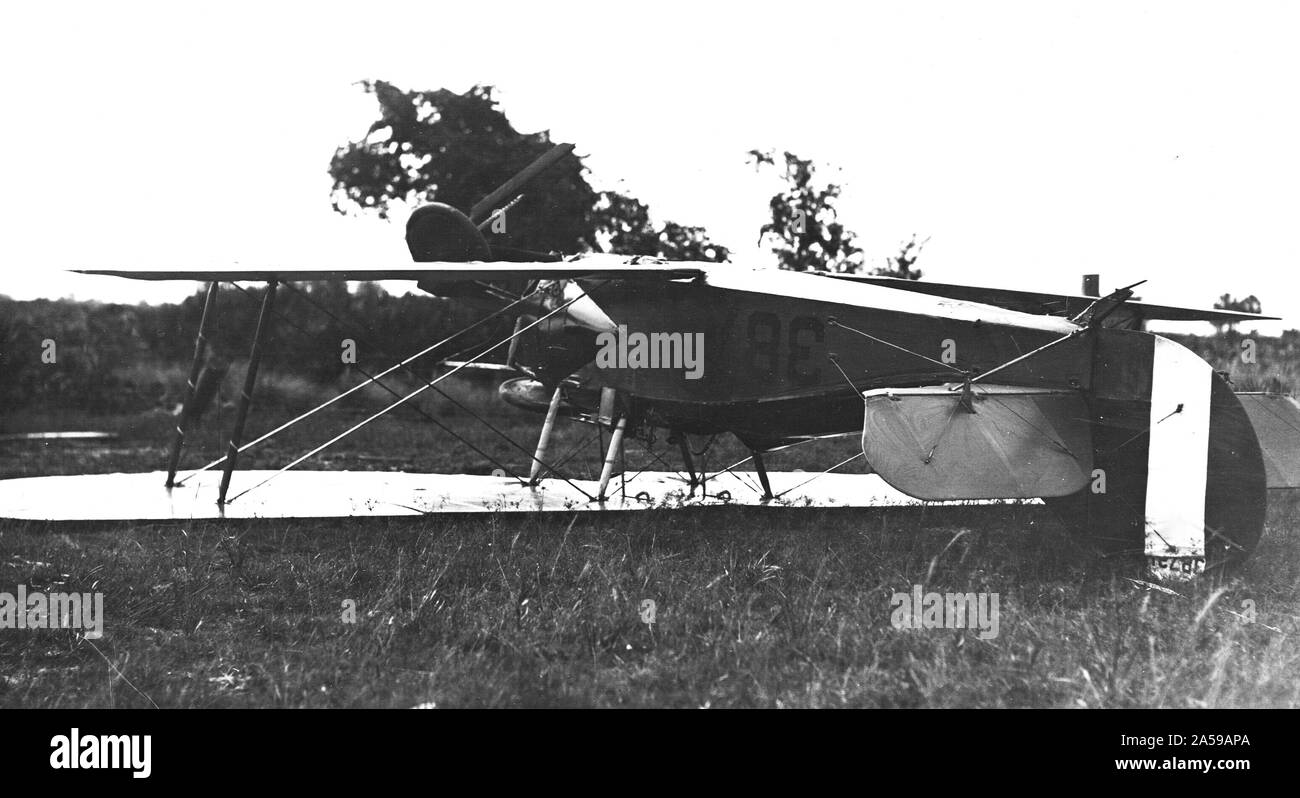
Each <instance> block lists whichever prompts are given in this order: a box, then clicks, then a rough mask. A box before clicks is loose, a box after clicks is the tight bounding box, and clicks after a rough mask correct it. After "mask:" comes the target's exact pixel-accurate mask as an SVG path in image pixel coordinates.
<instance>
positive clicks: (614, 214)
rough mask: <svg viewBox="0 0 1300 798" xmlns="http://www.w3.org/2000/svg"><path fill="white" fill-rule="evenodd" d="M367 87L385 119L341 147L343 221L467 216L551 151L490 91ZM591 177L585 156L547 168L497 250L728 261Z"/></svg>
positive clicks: (336, 169)
mask: <svg viewBox="0 0 1300 798" xmlns="http://www.w3.org/2000/svg"><path fill="white" fill-rule="evenodd" d="M362 85H363V86H364V88H365V90H366V91H367V92H369V93H371V94H373V95H374V96H375V98H376V99H377V100H378V101H379V114H380V115H379V119H378V120H376V121H375V123H374V124H372V125H371V126H370V129H369V131H367V133H366V135H365V136H364V137H363V138H362V139H361V140H359V141H353V142H349V143H348V144H346V145H345V146H343V147H340V148H339V149H338V150H337V151H336V152H335V153H334V158H333V160H332V161H331V162H330V167H329V172H330V176H331V177H333V179H334V187H333V192H332V194H333V204H334V209H335V210H336V211H338V212H339V213H343V214H349V213H366V212H372V213H377V214H378V215H379V216H380V217H381V218H387V216H388V213H389V211H390V209H391V208H392V205H393V203H398V202H400V203H407V204H416V203H420V202H427V201H433V200H436V201H438V202H443V203H446V204H448V205H452V206H454V207H456V208H460V209H461V210H463V211H468V209H469V208H470V207H472V206H473V204H474V203H475V202H478V201H479V200H480V199H482V198H483V197H485V196H487V194H488V193H489V192H491V191H492V190H493V189H495V188H496V187H497V186H499V185H501V184H502V183H504V182H505V181H506V180H507V179H509V178H510V177H512V176H513V175H514V174H516V173H517V172H519V171H520V170H521V169H523V168H524V167H525V166H527V165H528V164H529V163H531V162H532V161H534V160H535V159H536V158H537V157H538V156H540V155H542V154H543V153H545V152H546V151H547V150H549V149H550V148H551V146H552V142H551V139H550V135H549V133H548V132H547V131H541V132H538V133H521V132H519V131H517V130H516V129H515V128H514V126H513V125H511V124H510V120H509V119H508V118H507V117H506V115H505V114H504V113H503V112H502V111H501V110H500V108H498V106H497V103H496V101H495V100H494V99H493V96H492V91H493V90H492V88H491V87H490V86H474V87H473V88H471V89H469V90H468V91H466V92H465V93H463V94H456V93H455V92H452V91H449V90H447V89H438V90H435V91H404V90H402V89H399V88H397V87H396V86H394V85H393V84H391V83H387V82H385V81H381V80H376V81H366V82H364V83H363V84H362ZM585 173H586V167H584V166H583V165H582V161H581V159H580V158H579V157H577V156H574V157H571V158H564V159H563V160H561V161H560V162H559V163H557V164H555V165H553V166H552V167H551V168H549V169H547V170H546V171H545V172H543V173H542V174H541V175H539V176H538V177H536V178H535V179H534V180H533V181H532V182H531V183H530V184H529V185H528V186H527V187H525V189H524V192H523V193H524V199H523V200H522V201H521V202H520V203H519V204H518V205H516V206H514V207H513V208H511V210H510V211H509V212H508V213H507V214H506V218H505V232H504V233H495V232H488V233H487V235H488V237H489V241H490V242H491V243H493V244H497V245H505V246H508V247H513V248H516V249H523V250H532V251H542V252H562V253H575V252H589V251H596V252H600V251H604V249H603V247H602V240H603V241H605V243H606V244H607V245H608V246H609V248H610V249H611V250H612V251H613V252H615V253H619V254H639V255H658V256H662V257H690V258H698V259H701V260H715V261H721V260H724V259H725V258H726V254H727V250H726V248H725V247H721V246H718V245H716V244H713V243H711V242H710V241H709V240H708V236H707V234H706V233H705V232H704V230H703V229H702V228H698V227H683V226H681V225H676V224H674V223H672V222H668V223H666V224H664V225H663V226H662V227H660V228H655V226H654V225H653V224H652V223H651V221H650V218H649V210H648V209H647V208H646V206H645V205H644V204H643V203H641V202H639V201H638V200H636V199H635V198H632V197H625V196H623V195H620V194H617V193H614V192H603V193H599V192H597V191H596V190H595V189H593V188H592V187H591V186H590V185H589V184H588V182H587V179H586V176H585ZM710 253H712V257H710Z"/></svg>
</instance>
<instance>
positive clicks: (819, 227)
mask: <svg viewBox="0 0 1300 798" xmlns="http://www.w3.org/2000/svg"><path fill="white" fill-rule="evenodd" d="M748 155H749V160H750V162H752V163H753V164H754V168H755V169H756V170H761V169H762V168H763V167H765V166H767V167H772V168H774V169H776V168H779V167H778V166H777V163H776V158H775V156H774V154H773V153H772V152H770V151H769V152H761V151H759V150H750V151H749V153H748ZM815 174H816V169H815V167H814V166H813V162H812V161H810V160H804V159H802V158H800V157H799V156H797V155H795V154H794V153H791V152H787V153H785V163H784V173H783V174H782V175H781V178H782V180H783V181H784V183H785V188H784V189H783V190H782V191H781V192H780V193H778V194H775V195H774V196H773V197H772V199H771V200H770V201H769V202H768V207H769V208H770V209H771V212H772V220H771V221H770V222H768V223H767V224H765V225H763V227H762V228H761V229H760V230H759V234H758V240H759V243H760V244H761V243H763V242H764V241H767V242H769V243H770V244H771V249H772V252H773V253H775V254H776V256H777V258H778V259H779V261H780V265H781V268H783V269H791V270H793V271H798V272H802V271H836V272H856V271H857V270H858V269H860V268H861V267H862V250H861V249H860V248H859V247H858V246H857V244H856V243H855V241H856V238H857V237H856V235H855V234H854V233H853V232H852V231H850V230H848V229H846V228H845V227H844V225H842V224H840V223H839V221H838V216H839V214H838V213H837V211H836V209H835V201H836V200H837V199H839V196H840V187H839V186H838V185H836V184H834V183H826V184H825V185H824V186H821V187H820V188H818V187H817V184H816V183H815V182H814V176H815Z"/></svg>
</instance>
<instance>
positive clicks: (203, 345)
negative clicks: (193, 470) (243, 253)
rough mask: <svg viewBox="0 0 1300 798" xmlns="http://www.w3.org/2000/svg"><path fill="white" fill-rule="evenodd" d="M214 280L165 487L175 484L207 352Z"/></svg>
mask: <svg viewBox="0 0 1300 798" xmlns="http://www.w3.org/2000/svg"><path fill="white" fill-rule="evenodd" d="M218 285H219V284H218V283H217V281H216V280H213V281H212V282H210V283H208V295H207V297H206V298H205V299H204V300H203V315H202V316H201V317H200V319H199V334H198V337H196V338H195V339H194V362H193V363H192V364H190V379H189V381H188V382H186V383H185V404H183V405H181V416H180V418H179V419H177V421H176V438H175V439H174V440H173V441H172V453H171V457H170V459H168V461H167V487H169V488H172V487H175V486H176V469H177V468H179V467H180V464H181V449H182V448H183V447H184V446H185V428H186V427H187V426H189V423H190V418H191V414H192V413H194V412H196V410H197V408H195V407H194V391H195V389H196V387H197V386H198V382H199V370H200V369H202V368H203V358H204V356H205V355H206V354H207V352H208V319H209V318H211V317H212V306H213V304H215V300H216V298H217V286H218Z"/></svg>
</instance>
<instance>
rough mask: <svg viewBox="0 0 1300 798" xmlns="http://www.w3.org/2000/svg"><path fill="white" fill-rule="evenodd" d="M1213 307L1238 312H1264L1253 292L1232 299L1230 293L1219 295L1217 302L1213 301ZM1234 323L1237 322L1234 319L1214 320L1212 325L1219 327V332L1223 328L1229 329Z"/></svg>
mask: <svg viewBox="0 0 1300 798" xmlns="http://www.w3.org/2000/svg"><path fill="white" fill-rule="evenodd" d="M1214 307H1215V308H1216V309H1218V310H1235V311H1237V312H1238V313H1263V312H1264V311H1263V306H1262V305H1260V303H1259V298H1258V297H1256V296H1255V295H1254V294H1251V295H1250V296H1248V297H1246V298H1245V299H1234V298H1233V297H1232V296H1231V295H1230V294H1224V295H1223V296H1221V297H1219V301H1218V302H1215V303H1214ZM1236 325H1237V323H1236V322H1235V321H1228V322H1216V323H1215V325H1214V326H1215V327H1217V328H1218V329H1219V332H1223V330H1224V329H1225V328H1226V329H1228V330H1229V331H1231V330H1232V329H1233V328H1234V327H1235V326H1236Z"/></svg>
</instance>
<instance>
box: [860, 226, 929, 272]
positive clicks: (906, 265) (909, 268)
mask: <svg viewBox="0 0 1300 798" xmlns="http://www.w3.org/2000/svg"><path fill="white" fill-rule="evenodd" d="M929 240H930V239H928V238H927V239H925V241H921V242H920V243H917V240H916V236H915V235H913V236H912V238H911V240H910V241H906V242H904V243H903V246H902V249H900V250H899V252H898V254H897V255H895V256H894V257H892V258H886V259H885V265H884V266H877V267H876V268H875V269H872V271H871V273H872V274H878V275H880V276H882V277H898V278H900V279H903V280H919V279H921V270H920V269H916V268H913V267H914V266H915V265H916V260H917V258H919V257H920V256H921V248H922V247H924V246H925V242H926V241H929Z"/></svg>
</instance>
